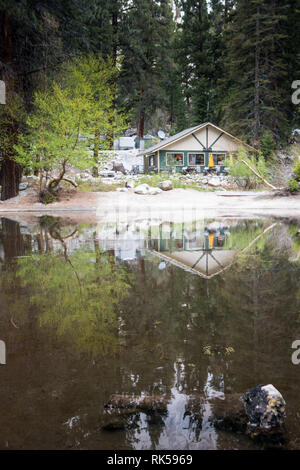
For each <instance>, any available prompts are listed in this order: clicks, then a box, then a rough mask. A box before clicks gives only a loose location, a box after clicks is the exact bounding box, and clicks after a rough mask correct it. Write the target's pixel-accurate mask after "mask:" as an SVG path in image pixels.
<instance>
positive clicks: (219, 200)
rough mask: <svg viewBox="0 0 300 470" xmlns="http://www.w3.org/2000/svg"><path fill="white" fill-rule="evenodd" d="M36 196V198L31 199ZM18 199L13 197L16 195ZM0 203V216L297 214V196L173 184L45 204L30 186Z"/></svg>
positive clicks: (130, 217) (101, 218) (110, 218)
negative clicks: (160, 190) (159, 190)
mask: <svg viewBox="0 0 300 470" xmlns="http://www.w3.org/2000/svg"><path fill="white" fill-rule="evenodd" d="M33 197H34V198H35V200H34V199H33ZM16 199H17V200H16ZM9 201H10V202H7V201H4V202H2V203H1V205H0V217H5V216H9V214H11V215H12V216H13V215H15V216H16V215H21V214H23V215H24V217H26V218H27V217H39V216H43V215H49V216H61V217H71V218H74V219H76V218H78V219H82V220H84V219H86V220H89V221H93V220H94V221H95V222H99V221H107V222H109V221H112V222H113V221H115V220H116V218H117V219H118V220H134V219H141V218H149V217H150V218H164V219H166V215H168V218H170V220H171V219H174V218H175V219H182V218H183V219H191V218H192V219H193V220H195V218H197V217H199V218H202V217H205V218H213V217H243V218H246V217H248V218H249V217H251V218H253V217H262V216H263V217H264V216H268V217H280V218H282V217H294V218H300V195H296V196H275V195H274V194H273V193H272V192H269V191H264V192H249V191H248V192H246V191H244V192H232V191H228V192H225V191H215V192H200V191H196V190H193V189H173V190H171V191H164V192H163V193H160V194H157V195H155V196H149V195H145V196H143V195H138V194H135V193H133V192H132V191H128V192H126V193H123V192H116V191H113V192H102V193H101V192H94V193H92V192H90V193H84V192H80V193H79V192H76V191H74V192H72V193H69V194H68V197H66V198H62V200H61V201H58V202H55V203H52V204H49V205H48V206H45V205H43V204H41V203H39V202H36V196H35V195H34V196H33V193H32V191H29V192H28V193H27V194H26V193H25V192H24V193H23V194H20V195H19V196H17V198H14V200H9Z"/></svg>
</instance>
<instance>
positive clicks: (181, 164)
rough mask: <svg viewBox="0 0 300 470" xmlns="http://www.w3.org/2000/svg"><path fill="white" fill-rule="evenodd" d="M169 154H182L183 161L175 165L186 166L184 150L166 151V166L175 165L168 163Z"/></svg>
mask: <svg viewBox="0 0 300 470" xmlns="http://www.w3.org/2000/svg"><path fill="white" fill-rule="evenodd" d="M169 154H176V155H182V163H178V164H176V165H175V166H184V152H174V151H173V152H166V166H173V165H169V163H168V155H169Z"/></svg>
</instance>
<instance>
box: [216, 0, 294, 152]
mask: <svg viewBox="0 0 300 470" xmlns="http://www.w3.org/2000/svg"><path fill="white" fill-rule="evenodd" d="M235 3H236V6H235V9H234V10H232V12H231V20H230V22H229V25H228V28H227V29H226V43H227V46H228V53H227V58H226V73H227V88H228V93H227V95H226V96H225V98H224V101H223V119H222V122H223V124H224V126H225V127H226V128H228V129H230V130H231V131H232V132H234V133H235V134H237V135H240V136H243V137H248V138H249V140H250V141H251V142H252V143H253V144H254V145H258V144H259V140H260V139H261V137H262V135H263V134H264V133H265V131H266V130H269V131H270V132H271V133H272V134H273V136H274V137H275V138H277V140H278V139H280V138H283V137H284V136H285V135H286V134H287V133H288V132H289V126H290V108H291V106H290V84H289V82H290V77H289V76H288V70H289V64H288V62H287V57H286V56H285V55H284V51H285V50H286V47H287V32H286V30H287V26H288V17H287V13H288V10H289V6H290V2H289V1H278V0H236V2H235ZM295 26H296V25H295Z"/></svg>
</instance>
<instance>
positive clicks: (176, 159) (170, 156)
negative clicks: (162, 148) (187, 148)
mask: <svg viewBox="0 0 300 470" xmlns="http://www.w3.org/2000/svg"><path fill="white" fill-rule="evenodd" d="M166 165H168V166H173V165H175V166H176V165H181V166H182V165H183V153H177V152H172V153H171V152H168V153H167V154H166Z"/></svg>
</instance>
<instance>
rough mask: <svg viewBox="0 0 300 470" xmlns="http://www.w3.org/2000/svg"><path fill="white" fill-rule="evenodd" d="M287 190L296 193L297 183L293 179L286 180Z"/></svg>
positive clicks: (297, 189)
mask: <svg viewBox="0 0 300 470" xmlns="http://www.w3.org/2000/svg"><path fill="white" fill-rule="evenodd" d="M287 189H288V190H289V191H290V192H291V193H296V192H297V191H299V186H298V181H297V180H295V178H289V179H288V180H287Z"/></svg>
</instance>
